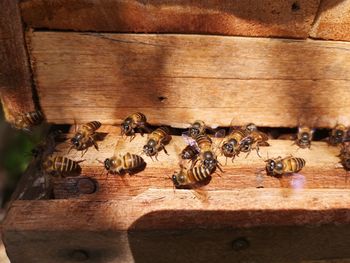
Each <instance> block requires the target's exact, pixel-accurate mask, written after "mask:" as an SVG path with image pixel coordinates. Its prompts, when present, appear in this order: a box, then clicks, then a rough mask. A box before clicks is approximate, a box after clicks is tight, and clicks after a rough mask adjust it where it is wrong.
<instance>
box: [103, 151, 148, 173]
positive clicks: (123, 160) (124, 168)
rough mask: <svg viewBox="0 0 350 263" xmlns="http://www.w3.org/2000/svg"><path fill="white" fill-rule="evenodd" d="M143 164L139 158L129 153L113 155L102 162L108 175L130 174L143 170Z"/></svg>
mask: <svg viewBox="0 0 350 263" xmlns="http://www.w3.org/2000/svg"><path fill="white" fill-rule="evenodd" d="M145 164H146V163H145V161H144V160H143V159H142V157H141V156H139V155H136V154H131V153H126V154H124V155H120V154H119V155H114V156H112V157H111V158H107V159H106V160H105V161H104V167H105V168H106V170H107V171H108V173H112V174H122V173H124V172H127V173H132V172H134V171H136V170H138V169H142V168H144V165H145Z"/></svg>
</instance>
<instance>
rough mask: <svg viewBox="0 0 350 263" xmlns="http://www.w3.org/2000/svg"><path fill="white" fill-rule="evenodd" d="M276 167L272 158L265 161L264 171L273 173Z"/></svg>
mask: <svg viewBox="0 0 350 263" xmlns="http://www.w3.org/2000/svg"><path fill="white" fill-rule="evenodd" d="M275 167H276V162H275V161H274V160H271V159H270V160H267V161H266V171H267V173H268V174H271V173H273V170H274V169H275Z"/></svg>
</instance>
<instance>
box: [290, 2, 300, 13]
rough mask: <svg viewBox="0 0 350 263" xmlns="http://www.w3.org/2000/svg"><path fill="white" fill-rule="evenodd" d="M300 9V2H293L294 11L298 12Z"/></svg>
mask: <svg viewBox="0 0 350 263" xmlns="http://www.w3.org/2000/svg"><path fill="white" fill-rule="evenodd" d="M299 10H300V5H299V3H298V2H294V3H293V4H292V11H293V12H296V11H299Z"/></svg>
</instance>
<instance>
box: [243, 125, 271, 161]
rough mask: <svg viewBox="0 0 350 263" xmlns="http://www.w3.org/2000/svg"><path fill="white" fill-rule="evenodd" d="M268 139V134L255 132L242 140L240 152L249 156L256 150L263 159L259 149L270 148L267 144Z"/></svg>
mask: <svg viewBox="0 0 350 263" xmlns="http://www.w3.org/2000/svg"><path fill="white" fill-rule="evenodd" d="M268 139H269V137H268V136H267V134H265V133H263V132H260V131H258V130H253V131H252V132H250V133H249V135H248V136H246V137H245V138H244V139H242V140H241V142H240V144H239V152H247V153H248V155H249V153H250V152H251V151H252V150H253V149H256V152H257V154H258V156H259V157H261V155H260V152H259V148H260V147H261V146H270V144H269V143H268V142H267V141H268Z"/></svg>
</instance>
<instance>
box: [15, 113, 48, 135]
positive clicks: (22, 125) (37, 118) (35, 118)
mask: <svg viewBox="0 0 350 263" xmlns="http://www.w3.org/2000/svg"><path fill="white" fill-rule="evenodd" d="M43 119H44V117H43V114H42V113H41V111H39V110H36V111H30V112H26V113H23V114H20V115H18V116H17V117H16V118H15V122H14V127H15V128H16V129H20V130H25V131H30V128H32V127H33V126H36V125H39V124H40V123H41V122H42V121H43Z"/></svg>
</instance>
